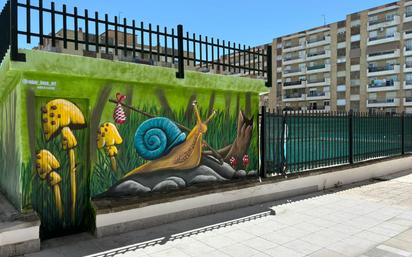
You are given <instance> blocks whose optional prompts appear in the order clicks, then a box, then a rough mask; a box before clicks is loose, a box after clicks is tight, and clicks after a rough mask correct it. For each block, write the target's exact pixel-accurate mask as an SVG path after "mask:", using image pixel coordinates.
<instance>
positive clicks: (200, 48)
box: [199, 35, 203, 67]
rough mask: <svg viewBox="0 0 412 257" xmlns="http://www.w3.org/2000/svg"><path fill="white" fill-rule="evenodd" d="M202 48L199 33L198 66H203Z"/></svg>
mask: <svg viewBox="0 0 412 257" xmlns="http://www.w3.org/2000/svg"><path fill="white" fill-rule="evenodd" d="M202 53H203V49H202V35H199V59H200V67H202V66H203V54H202Z"/></svg>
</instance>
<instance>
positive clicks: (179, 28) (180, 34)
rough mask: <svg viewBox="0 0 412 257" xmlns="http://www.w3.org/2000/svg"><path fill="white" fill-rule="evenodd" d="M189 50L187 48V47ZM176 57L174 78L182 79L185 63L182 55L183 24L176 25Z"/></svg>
mask: <svg viewBox="0 0 412 257" xmlns="http://www.w3.org/2000/svg"><path fill="white" fill-rule="evenodd" d="M187 51H188V52H189V49H187ZM177 58H178V71H177V72H176V78H178V79H183V78H184V77H185V63H184V57H183V25H180V24H179V25H178V26H177Z"/></svg>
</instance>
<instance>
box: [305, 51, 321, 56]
mask: <svg viewBox="0 0 412 257" xmlns="http://www.w3.org/2000/svg"><path fill="white" fill-rule="evenodd" d="M324 54H326V51H319V52H317V53H308V55H307V56H308V57H315V56H319V55H324Z"/></svg>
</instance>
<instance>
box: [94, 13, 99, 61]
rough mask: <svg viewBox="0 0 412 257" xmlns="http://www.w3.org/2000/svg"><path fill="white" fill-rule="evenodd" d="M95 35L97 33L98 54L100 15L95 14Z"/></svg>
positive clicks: (97, 45)
mask: <svg viewBox="0 0 412 257" xmlns="http://www.w3.org/2000/svg"><path fill="white" fill-rule="evenodd" d="M94 33H95V43H96V53H98V52H99V43H100V42H99V41H100V40H99V13H98V12H95V13H94Z"/></svg>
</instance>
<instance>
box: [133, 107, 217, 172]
mask: <svg viewBox="0 0 412 257" xmlns="http://www.w3.org/2000/svg"><path fill="white" fill-rule="evenodd" d="M193 109H194V113H195V116H196V125H195V126H194V128H193V129H192V130H191V131H190V132H189V134H188V135H187V136H186V135H185V134H184V133H182V132H181V131H180V130H179V128H178V127H177V126H176V124H175V123H174V122H172V121H171V120H169V119H167V118H161V117H160V118H152V119H149V120H147V121H145V122H143V123H142V124H141V125H140V127H139V128H138V129H137V130H136V133H135V148H136V150H137V153H138V154H139V155H140V156H141V157H143V158H145V159H146V160H149V161H148V162H146V163H145V164H143V165H141V166H139V167H137V168H136V169H134V170H132V171H130V172H129V173H127V174H126V175H125V177H127V176H130V175H133V174H135V173H138V172H152V171H157V170H164V169H181V170H183V169H191V168H195V167H197V166H198V165H199V163H200V160H201V158H202V147H203V134H205V133H206V131H207V124H208V123H209V121H210V120H211V119H212V118H213V116H214V115H215V114H216V112H213V113H212V115H210V117H209V118H207V120H206V121H202V119H201V117H200V114H199V110H198V109H197V104H196V102H193Z"/></svg>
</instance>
